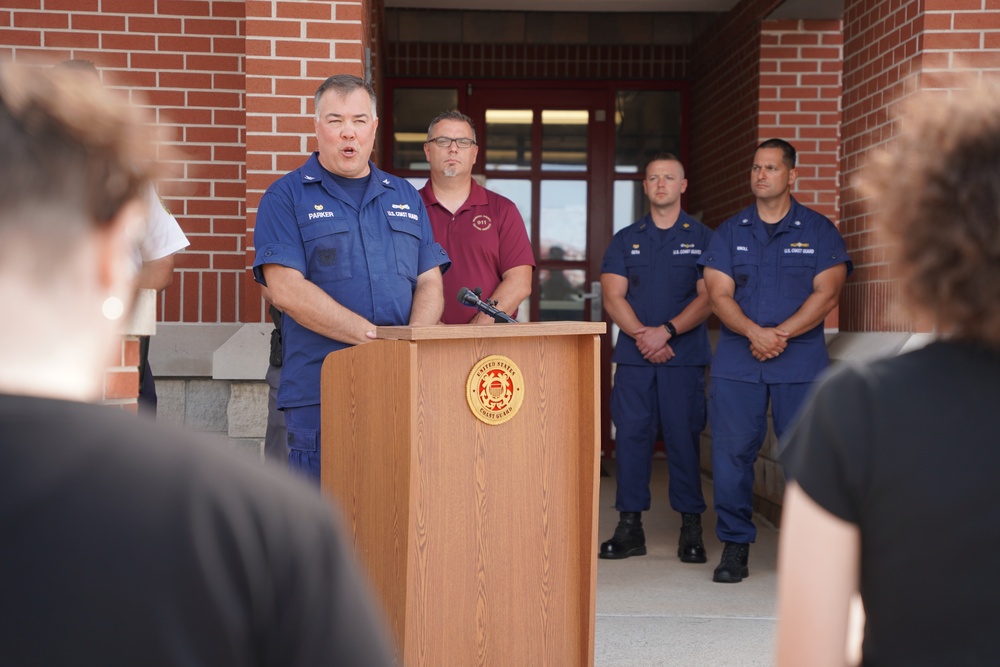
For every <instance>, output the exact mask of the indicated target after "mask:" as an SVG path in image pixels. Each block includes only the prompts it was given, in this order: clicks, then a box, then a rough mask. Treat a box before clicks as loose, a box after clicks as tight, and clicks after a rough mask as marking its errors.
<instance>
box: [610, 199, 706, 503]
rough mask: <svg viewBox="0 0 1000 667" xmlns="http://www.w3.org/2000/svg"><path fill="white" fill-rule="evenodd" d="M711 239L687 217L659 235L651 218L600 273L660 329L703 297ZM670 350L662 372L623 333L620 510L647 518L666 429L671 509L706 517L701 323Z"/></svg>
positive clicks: (618, 414)
mask: <svg viewBox="0 0 1000 667" xmlns="http://www.w3.org/2000/svg"><path fill="white" fill-rule="evenodd" d="M711 237H712V231H711V230H710V229H709V228H708V227H706V226H705V225H703V224H701V223H700V222H698V221H697V220H695V219H694V218H692V217H691V216H689V215H688V214H687V213H685V212H683V211H681V213H680V216H679V217H678V219H677V222H676V223H674V226H673V227H671V228H670V229H668V230H661V229H658V228H657V227H656V225H655V224H653V220H652V218H651V217H650V216H649V215H647V216H646V217H644V218H642V219H641V220H639V221H637V222H635V223H633V224H632V225H630V226H628V227H626V228H625V229H623V230H621V231H620V232H618V233H617V234H615V236H614V238H613V239H612V241H611V245H610V246H608V249H607V251H606V252H605V254H604V260H603V262H602V264H601V273H613V274H616V275H620V276H624V277H625V278H627V279H628V291H627V292H626V295H625V300H626V301H627V302H628V304H629V305H630V306H631V307H632V310H633V311H635V314H636V317H638V318H639V321H640V322H642V323H643V324H645V325H646V326H659V325H661V324H663V323H665V322H667V321H669V320H671V319H673V318H674V317H676V316H677V315H678V314H680V312H681V311H683V310H684V309H685V308H686V307H687V306H688V304H690V303H691V302H692V301H693V300H694V298H695V297H696V296H697V289H696V284H697V282H698V279H699V277H700V276H699V271H698V266H697V260H698V258H699V257H700V256H701V254H702V253H703V252H704V251H705V250H706V249H707V247H708V242H709V239H710V238H711ZM668 344H669V345H670V346H671V347H672V348H673V350H674V353H675V355H676V356H674V358H672V359H670V360H669V361H667V362H666V363H663V364H653V363H650V362H648V361H646V360H645V359H643V358H642V354H641V353H640V352H639V350H638V348H637V347H636V343H635V339H634V338H632V337H631V336H628V335H627V334H625V333H624V332H621V333H619V335H618V342H617V344H616V345H615V351H614V356H613V357H612V359H613V361H614V362H615V364H616V370H615V381H614V387H613V389H612V392H611V417H612V419H613V420H614V422H615V429H616V435H615V469H616V477H617V481H618V485H617V486H618V488H617V497H616V500H615V507H616V509H618V511H620V512H643V511H646V510H648V509H649V507H650V493H649V480H650V474H651V461H652V455H653V445H654V444H655V441H656V434H657V430H658V428H660V429H662V433H663V439H664V444H665V446H666V450H667V463H668V466H669V469H670V507H671V508H673V509H674V510H675V511H677V512H681V513H690V514H701V513H702V512H704V511H705V499H704V496H703V495H702V490H701V465H700V455H699V452H700V443H699V439H700V436H701V431H702V430H703V429H704V428H705V365H706V364H708V362H709V358H710V356H711V349H710V347H709V343H708V333H707V329H706V326H705V323H704V322H702V323H701V324H699V325H698V326H697V327H695V328H694V329H692V330H691V331H686V332H684V333H682V334H680V335H678V336H677V337H675V338H671V339H670V340H669V341H668Z"/></svg>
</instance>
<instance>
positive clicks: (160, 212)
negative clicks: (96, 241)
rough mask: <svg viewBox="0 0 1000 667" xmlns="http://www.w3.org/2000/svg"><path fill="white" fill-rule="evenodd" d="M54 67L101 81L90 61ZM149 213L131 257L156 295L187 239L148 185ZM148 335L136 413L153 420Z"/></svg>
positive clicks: (140, 282)
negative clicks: (140, 237)
mask: <svg viewBox="0 0 1000 667" xmlns="http://www.w3.org/2000/svg"><path fill="white" fill-rule="evenodd" d="M56 67H57V68H60V69H68V70H70V71H73V72H76V73H78V74H82V75H83V76H85V77H90V78H92V79H93V80H94V81H95V82H98V83H100V82H101V74H100V72H98V70H97V66H96V65H94V63H92V62H91V61H89V60H64V61H62V62H61V63H59V64H58V65H56ZM146 199H147V208H148V212H147V214H146V227H145V231H144V232H143V234H142V239H141V240H140V241H139V242H138V243H137V244H135V248H134V249H133V251H132V253H133V260H134V261H135V265H136V270H137V271H138V272H139V275H138V277H137V278H136V287H137V288H139V289H151V290H153V291H155V292H156V293H157V295H159V294H160V293H161V292H163V290H165V289H167V288H168V287H170V285H171V284H172V283H173V282H174V255H175V254H176V253H178V252H180V251H181V250H183V249H184V248H186V247H188V246H189V245H191V244H190V242H189V241H188V238H187V236H185V235H184V232H183V230H181V226H180V224H178V222H177V218H175V217H174V216H173V215H172V214H171V213H170V211H168V210H167V207H166V206H165V205H164V203H163V201H162V200H161V199H160V197H159V195H158V194H157V193H156V188H154V187H153V186H152V184H150V186H149V196H148V197H146ZM149 343H150V337H149V336H139V400H138V404H139V414H140V415H143V416H145V417H148V418H150V419H156V406H157V399H156V378H155V377H154V376H153V370H152V368H151V366H150V364H149Z"/></svg>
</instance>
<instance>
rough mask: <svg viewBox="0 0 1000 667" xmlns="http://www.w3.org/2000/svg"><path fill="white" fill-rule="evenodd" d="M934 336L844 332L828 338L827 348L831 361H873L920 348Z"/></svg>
mask: <svg viewBox="0 0 1000 667" xmlns="http://www.w3.org/2000/svg"><path fill="white" fill-rule="evenodd" d="M935 338H936V336H935V335H934V334H915V333H908V332H895V333H893V332H868V333H858V332H845V333H839V334H837V335H836V336H834V337H833V339H832V340H829V341H828V343H827V350H828V351H829V352H830V359H831V360H833V361H874V360H875V359H883V358H885V357H894V356H896V355H899V354H903V353H904V352H911V351H913V350H917V349H920V348H921V347H923V346H924V345H927V344H928V343H930V342H931V341H933V340H934V339H935Z"/></svg>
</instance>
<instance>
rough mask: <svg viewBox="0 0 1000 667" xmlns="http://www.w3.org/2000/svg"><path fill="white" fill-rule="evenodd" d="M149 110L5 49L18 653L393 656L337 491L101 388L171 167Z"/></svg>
mask: <svg viewBox="0 0 1000 667" xmlns="http://www.w3.org/2000/svg"><path fill="white" fill-rule="evenodd" d="M145 120H146V119H145V116H144V115H143V114H142V112H141V110H139V109H138V108H136V107H132V106H129V105H127V104H126V103H124V102H123V101H120V100H119V99H118V98H117V96H116V95H115V94H114V93H113V92H112V91H108V90H107V89H104V88H101V87H100V86H99V84H97V83H96V82H94V81H89V80H87V79H86V78H85V77H80V76H78V75H77V74H76V73H73V72H67V71H61V70H60V69H59V68H55V69H52V68H30V69H29V68H25V67H19V66H16V65H11V64H7V63H0V303H2V304H3V306H4V310H5V312H7V313H12V314H13V313H16V315H17V317H16V326H5V327H3V328H0V664H2V665H60V666H61V665H101V666H102V667H107V666H111V667H115V666H119V665H121V666H126V665H127V666H129V667H134V666H136V665H142V666H143V667H155V666H159V665H185V666H186V665H212V666H213V667H222V666H226V665H276V666H277V665H281V666H283V667H287V666H288V665H302V666H306V665H309V666H312V665H327V664H343V665H390V664H392V659H391V656H390V651H389V649H388V647H387V644H386V641H385V639H384V635H383V632H382V630H381V628H380V626H379V622H378V621H377V620H376V618H377V617H376V614H375V612H374V610H373V607H372V605H371V603H370V601H369V600H368V598H367V597H366V596H367V593H366V592H365V591H364V590H362V586H361V584H359V574H358V571H357V569H356V568H355V567H354V565H353V560H352V556H351V554H350V553H349V551H348V550H347V549H346V548H345V545H344V542H342V541H341V539H340V537H339V533H338V524H337V522H336V520H335V518H334V516H333V514H332V511H331V508H330V506H329V505H328V503H327V501H325V500H324V499H322V498H321V497H320V496H319V495H318V494H316V493H315V492H314V491H312V490H311V489H309V488H308V487H307V486H305V485H302V484H301V483H300V482H298V481H297V480H294V479H291V478H289V476H287V475H284V476H282V475H281V474H280V473H279V472H278V471H273V470H268V469H265V467H264V466H261V465H260V464H259V463H255V462H254V461H252V460H251V459H249V458H245V457H242V456H241V455H238V454H236V453H232V452H226V451H220V450H218V449H216V448H214V447H211V445H209V444H207V443H199V442H196V441H195V440H194V437H193V436H191V435H189V434H187V433H184V432H182V431H170V430H167V429H164V428H158V427H157V426H156V425H152V424H150V423H148V422H140V421H139V420H136V419H135V418H134V417H133V416H132V415H129V414H127V413H125V412H122V411H117V410H115V409H112V408H109V407H104V406H99V405H91V404H89V403H90V402H91V401H96V400H98V399H100V397H101V391H102V386H103V385H102V383H103V374H104V370H105V367H106V366H107V365H108V363H109V362H110V360H111V358H112V355H113V353H114V352H115V350H116V349H118V347H119V345H120V336H119V330H120V323H121V321H122V318H123V317H124V316H126V315H127V313H128V311H129V307H130V303H131V300H132V296H133V294H134V292H135V279H136V277H137V276H136V270H135V265H134V263H133V262H132V251H133V247H134V244H135V243H137V242H138V241H139V239H141V237H142V235H143V233H144V227H145V222H146V211H147V209H148V202H147V201H146V199H145V197H146V196H147V194H148V192H149V184H150V182H151V180H152V179H153V178H155V177H158V176H159V175H161V174H160V172H161V170H162V164H163V163H161V162H159V161H158V160H157V159H156V146H155V144H154V143H153V140H152V135H153V133H152V132H151V131H150V128H149V126H148V125H147V124H146V122H145ZM53 193H58V196H53Z"/></svg>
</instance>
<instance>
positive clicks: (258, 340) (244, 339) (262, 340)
mask: <svg viewBox="0 0 1000 667" xmlns="http://www.w3.org/2000/svg"><path fill="white" fill-rule="evenodd" d="M273 330H274V325H273V324H271V323H269V322H265V323H256V324H244V325H243V326H241V327H240V329H239V331H237V332H236V333H234V334H233V335H232V336H230V338H229V339H228V340H227V341H226V342H225V343H223V344H222V345H221V346H220V347H219V348H218V349H217V350H216V351H215V352H214V353H213V355H212V378H213V379H215V380H263V379H264V374H265V373H267V366H268V359H269V358H270V356H271V332H272V331H273Z"/></svg>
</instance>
